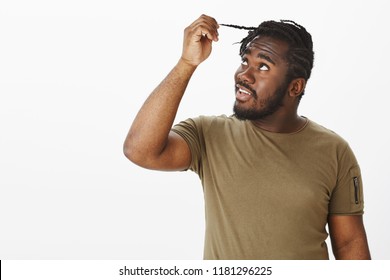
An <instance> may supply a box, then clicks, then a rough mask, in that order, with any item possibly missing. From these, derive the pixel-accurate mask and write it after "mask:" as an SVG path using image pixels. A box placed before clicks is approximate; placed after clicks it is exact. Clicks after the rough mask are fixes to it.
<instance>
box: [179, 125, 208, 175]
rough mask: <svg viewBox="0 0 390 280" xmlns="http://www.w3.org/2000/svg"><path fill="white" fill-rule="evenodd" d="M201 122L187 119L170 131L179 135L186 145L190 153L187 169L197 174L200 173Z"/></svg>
mask: <svg viewBox="0 0 390 280" xmlns="http://www.w3.org/2000/svg"><path fill="white" fill-rule="evenodd" d="M201 124H202V122H201V120H200V118H193V119H187V120H185V121H182V122H180V123H178V124H176V125H174V126H173V128H172V131H173V132H175V133H177V134H178V135H180V136H181V137H182V138H183V139H184V140H185V141H186V142H187V144H188V147H189V148H190V151H191V164H190V166H189V169H190V170H192V171H194V172H196V173H197V174H199V172H201V157H202V146H203V145H202V143H203V142H204V140H203V133H202V125H201Z"/></svg>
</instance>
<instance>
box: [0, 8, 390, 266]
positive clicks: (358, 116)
mask: <svg viewBox="0 0 390 280" xmlns="http://www.w3.org/2000/svg"><path fill="white" fill-rule="evenodd" d="M385 7H387V6H386V5H385V1H329V0H328V1H321V2H320V1H309V0H308V1H258V0H257V1H251V0H247V1H194V0H192V1H179V0H176V1H167V0H166V1H145V0H144V1H124V0H123V1H117V0H110V1H108V0H101V1H92V0H68V1H48V0H47V1H44V0H38V1H18V0H14V1H10V0H7V1H4V0H2V1H1V2H0V191H1V192H0V258H1V259H201V258H202V251H203V237H204V208H203V207H204V204H203V197H202V188H201V185H200V181H199V179H198V178H197V176H196V175H195V174H194V173H191V172H176V173H169V172H156V171H148V170H144V169H141V168H139V167H137V166H135V165H133V164H132V163H130V162H129V161H127V159H126V158H125V157H124V156H123V154H122V143H123V140H124V138H125V136H126V134H127V131H128V128H129V127H130V124H131V122H132V120H133V118H134V117H135V114H136V112H137V111H138V109H139V108H140V106H141V105H142V103H143V101H144V100H145V98H146V97H147V96H148V94H149V93H150V92H151V90H153V88H154V87H155V86H156V85H157V84H158V83H159V82H160V81H161V79H163V78H164V77H165V75H166V74H167V73H168V71H169V70H170V69H171V68H172V67H173V66H174V64H175V63H176V61H177V60H178V59H179V57H180V54H181V45H182V35H183V29H184V28H185V27H186V26H187V25H189V24H190V23H191V22H192V21H193V20H195V19H196V18H197V17H198V16H199V15H200V14H202V13H205V14H208V15H211V16H213V17H215V18H216V19H217V20H218V21H219V22H220V23H232V24H238V25H248V26H257V25H258V24H259V23H260V22H261V21H263V20H269V19H275V20H278V19H292V20H295V21H297V22H298V23H300V24H302V25H304V26H305V27H306V28H307V29H308V30H309V31H310V32H311V34H312V36H313V40H314V48H315V52H316V59H315V67H314V69H313V74H312V78H311V79H310V81H309V83H308V87H307V90H306V94H305V96H304V98H303V99H302V102H301V106H300V110H299V113H300V114H301V115H304V116H307V117H309V118H310V119H312V120H314V121H316V122H318V123H320V124H322V125H324V126H326V127H328V128H330V129H332V130H334V131H335V132H337V133H339V134H340V135H341V136H343V137H344V138H345V139H346V140H347V141H348V142H349V143H350V145H351V147H352V148H353V150H354V151H355V154H356V156H357V158H358V160H359V162H360V165H361V169H362V172H363V180H364V185H365V205H366V213H365V216H364V219H365V225H366V229H367V233H368V237H369V243H370V247H371V252H372V257H373V258H374V259H390V250H389V248H390V241H389V237H388V236H390V235H389V232H388V229H389V228H390V221H389V218H388V216H387V215H388V213H389V210H390V206H389V203H388V199H389V197H390V192H389V186H390V183H389V180H388V176H389V175H388V174H389V173H388V168H389V165H388V159H389V157H390V152H389V148H388V147H389V144H388V143H390V141H389V140H390V136H389V133H388V132H387V131H388V127H389V126H388V120H389V117H388V111H389V110H388V104H389V94H390V93H389V91H388V82H389V78H388V76H389V70H388V66H389V65H390V55H389V48H390V46H389V36H388V30H387V29H388V28H387V27H388V25H389V24H388V21H387V20H386V17H387V16H388V15H387V12H386V9H385ZM219 33H220V41H219V42H218V43H216V44H214V48H213V53H212V55H211V57H210V58H209V59H208V60H207V61H206V62H205V63H204V64H202V65H201V66H200V67H199V69H198V71H197V72H196V74H195V75H194V77H193V79H192V81H191V83H190V85H189V87H188V90H187V93H186V95H185V97H184V99H183V102H182V104H181V107H180V110H179V112H178V115H177V121H179V120H182V119H185V118H187V117H193V116H198V115H200V114H204V115H219V114H230V113H231V112H232V109H231V108H232V105H233V102H234V90H233V85H234V83H233V74H234V72H235V70H236V68H237V67H238V65H239V63H240V58H239V56H238V55H237V54H238V45H234V44H233V43H235V42H238V41H240V40H241V39H242V38H243V37H245V36H246V31H240V30H234V29H229V28H225V27H221V28H220V30H219Z"/></svg>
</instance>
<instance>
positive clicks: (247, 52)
mask: <svg viewBox="0 0 390 280" xmlns="http://www.w3.org/2000/svg"><path fill="white" fill-rule="evenodd" d="M250 53H251V50H250V49H249V48H247V49H246V50H245V52H244V54H250ZM257 57H258V58H262V59H265V60H267V61H268V62H269V63H272V64H273V65H276V63H275V61H274V60H273V59H272V58H271V57H270V56H269V55H266V54H264V53H261V52H260V53H258V54H257Z"/></svg>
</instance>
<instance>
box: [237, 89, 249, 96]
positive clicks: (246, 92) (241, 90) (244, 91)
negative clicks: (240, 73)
mask: <svg viewBox="0 0 390 280" xmlns="http://www.w3.org/2000/svg"><path fill="white" fill-rule="evenodd" d="M238 90H239V91H240V92H242V93H244V94H247V95H252V94H251V93H250V92H248V91H246V90H243V89H238Z"/></svg>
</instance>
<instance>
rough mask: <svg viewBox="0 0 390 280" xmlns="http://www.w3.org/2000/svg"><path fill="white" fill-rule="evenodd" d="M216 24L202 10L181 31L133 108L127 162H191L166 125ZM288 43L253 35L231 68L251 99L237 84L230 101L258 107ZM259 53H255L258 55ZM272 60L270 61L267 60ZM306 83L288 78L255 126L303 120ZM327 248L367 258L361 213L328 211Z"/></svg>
mask: <svg viewBox="0 0 390 280" xmlns="http://www.w3.org/2000/svg"><path fill="white" fill-rule="evenodd" d="M218 28H219V25H218V23H217V22H216V20H215V19H214V18H212V17H209V16H206V15H202V16H201V17H199V18H198V19H197V20H196V21H194V22H193V23H192V24H191V25H190V26H188V27H187V28H186V29H185V31H184V40H183V51H182V55H181V57H180V59H179V61H178V63H177V64H176V66H175V67H174V68H173V69H172V71H171V72H170V73H169V74H168V76H167V77H166V78H165V79H164V80H163V81H162V82H161V83H160V84H159V85H158V86H157V87H156V89H155V90H154V91H153V92H152V93H151V94H150V96H149V97H148V99H147V100H146V101H145V103H144V104H143V106H142V107H141V109H140V111H139V112H138V114H137V116H136V118H135V119H134V121H133V124H132V126H131V128H130V130H129V133H128V135H127V137H126V140H125V143H124V153H125V155H126V157H127V158H128V159H129V160H131V161H132V162H134V163H136V164H138V165H140V166H142V167H145V168H149V169H155V170H172V171H173V170H184V169H186V168H188V167H189V165H190V162H191V151H190V149H189V147H188V145H187V142H186V141H185V140H184V139H183V138H181V137H180V136H179V135H177V134H176V133H174V132H172V131H171V127H172V125H173V121H174V119H175V116H176V112H177V110H178V107H179V104H180V101H181V98H182V97H183V95H184V92H185V89H186V87H187V85H188V82H189V80H190V79H191V77H192V75H193V73H194V72H195V70H196V69H197V67H198V66H199V65H200V64H201V63H202V62H203V61H204V60H206V59H207V58H208V57H209V55H210V53H211V50H212V44H213V42H217V41H218V31H217V30H218ZM287 50H288V45H287V43H285V42H282V41H279V40H275V39H272V38H269V37H263V38H257V39H255V40H254V41H252V43H251V44H250V46H249V48H248V52H247V53H246V54H245V55H244V57H243V61H244V63H242V64H241V65H240V67H239V68H238V70H237V72H236V74H235V81H236V83H237V82H238V81H243V82H245V84H247V85H248V86H250V87H251V89H253V90H255V92H256V95H257V99H256V98H254V97H253V96H250V95H247V94H245V93H244V92H248V89H246V88H245V87H243V86H240V87H238V88H237V90H238V91H240V89H241V91H240V92H236V102H237V104H236V105H237V106H240V107H241V108H244V109H245V108H252V109H254V110H263V109H264V108H266V107H267V106H268V103H267V98H272V97H273V96H274V95H275V91H276V89H277V88H278V87H280V85H281V84H282V83H283V82H284V81H285V76H286V73H287V63H286V60H285V54H286V52H287ZM260 54H261V55H260ZM263 54H264V55H265V56H264V55H263ZM270 60H271V61H272V62H271V61H270ZM305 86H306V81H305V79H303V78H297V79H294V80H292V81H290V82H289V83H288V85H287V88H286V94H285V95H284V97H283V106H282V107H279V108H278V109H277V110H276V111H275V112H274V113H273V114H271V115H269V116H267V117H264V118H262V119H257V120H253V123H254V124H255V125H256V126H258V127H259V128H262V129H265V130H268V131H272V132H277V133H291V132H295V131H297V130H299V129H300V128H302V127H303V126H304V125H305V122H306V119H305V118H302V117H300V116H298V114H297V109H298V104H299V95H301V94H302V92H303V90H304V88H305ZM328 223H329V231H330V237H331V241H332V248H333V251H334V255H335V257H336V258H337V259H370V252H369V249H368V244H367V238H366V234H365V230H364V225H363V219H362V216H341V215H330V216H329V217H328Z"/></svg>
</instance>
